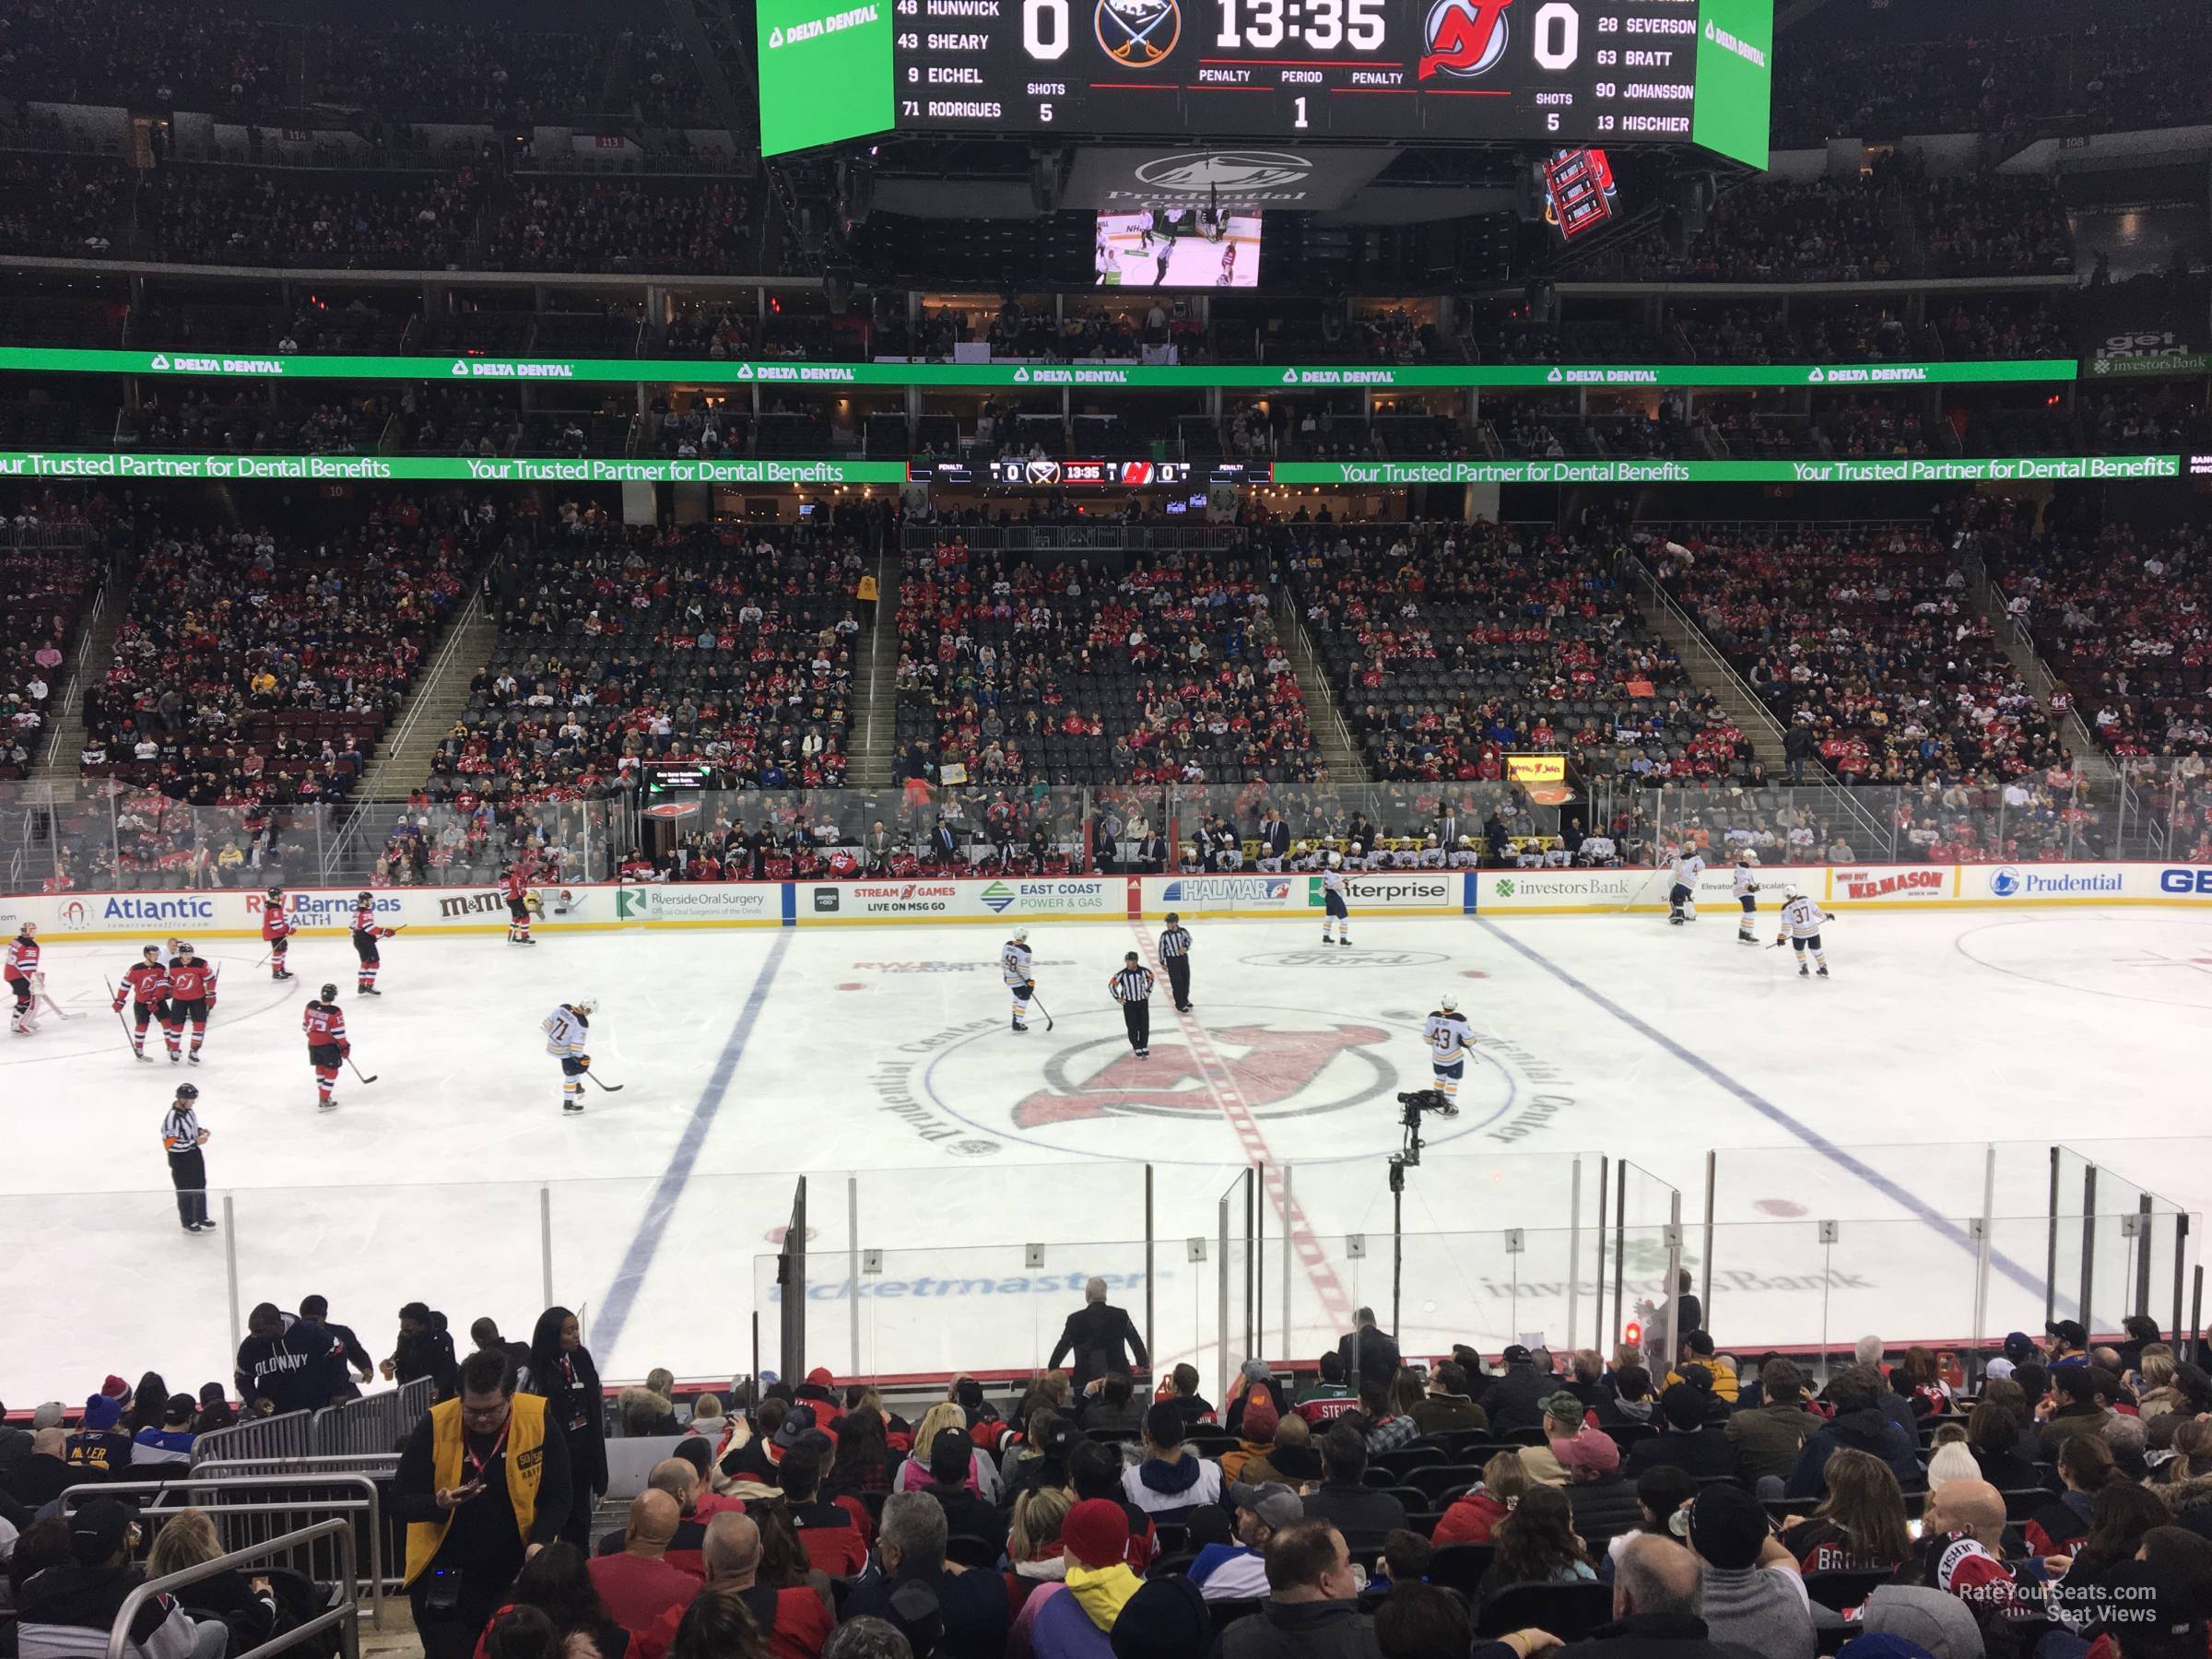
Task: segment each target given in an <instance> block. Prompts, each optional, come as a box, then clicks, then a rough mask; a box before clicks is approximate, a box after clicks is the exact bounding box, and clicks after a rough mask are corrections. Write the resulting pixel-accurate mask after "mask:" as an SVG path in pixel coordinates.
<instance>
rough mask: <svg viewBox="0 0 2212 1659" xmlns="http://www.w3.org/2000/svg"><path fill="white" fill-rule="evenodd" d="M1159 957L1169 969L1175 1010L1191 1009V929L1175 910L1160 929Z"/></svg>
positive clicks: (1180, 1012) (1183, 1011) (1169, 985)
mask: <svg viewBox="0 0 2212 1659" xmlns="http://www.w3.org/2000/svg"><path fill="white" fill-rule="evenodd" d="M1159 959H1160V960H1161V961H1162V962H1163V963H1165V964H1166V966H1167V970H1168V988H1169V989H1170V990H1171V991H1172V992H1174V993H1175V1012H1176V1013H1178V1014H1188V1013H1189V1012H1190V1011H1191V930H1190V929H1189V928H1187V927H1185V926H1184V925H1183V924H1182V920H1181V918H1179V917H1178V916H1177V915H1176V914H1175V912H1173V911H1170V912H1168V924H1167V926H1166V927H1164V928H1162V929H1161V930H1160V935H1159Z"/></svg>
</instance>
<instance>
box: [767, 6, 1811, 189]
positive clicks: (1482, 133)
mask: <svg viewBox="0 0 2212 1659" xmlns="http://www.w3.org/2000/svg"><path fill="white" fill-rule="evenodd" d="M824 3H825V0H759V24H760V31H761V36H760V38H761V48H760V102H761V130H762V138H763V146H762V147H763V148H764V150H766V151H767V152H768V153H771V154H774V153H778V152H780V151H782V150H786V149H795V148H801V147H806V146H807V145H813V144H824V143H831V142H835V141H837V140H839V139H843V138H852V137H861V136H865V135H868V134H871V133H878V132H883V131H887V130H893V129H896V130H901V131H912V132H935V133H962V132H1006V131H1015V132H1025V133H1038V134H1045V133H1053V134H1066V135H1070V136H1074V137H1084V136H1090V135H1099V136H1148V137H1149V136H1174V135H1197V136H1213V135H1219V136H1222V137H1227V138H1247V139H1249V138H1255V137H1272V138H1278V139H1297V138H1346V139H1359V140H1368V141H1376V140H1382V141H1388V140H1402V141H1409V142H1410V141H1416V140H1418V141H1425V142H1431V143H1434V142H1453V141H1460V142H1469V143H1489V142H1514V143H1523V142H1524V143H1530V144H1545V145H1559V146H1565V145H1572V144H1590V145H1598V146H1615V145H1632V144H1637V143H1668V144H1689V143H1696V144H1700V145H1703V146H1705V147H1707V148H1710V149H1712V150H1715V151H1717V152H1719V153H1721V154H1723V155H1726V156H1730V157H1733V158H1735V159H1738V160H1742V161H1746V162H1747V163H1750V164H1752V165H1757V166H1764V165H1765V163H1766V159H1767V134H1768V115H1769V106H1770V98H1771V63H1770V60H1771V53H1772V45H1773V32H1774V15H1773V0H861V3H860V4H857V5H850V6H843V7H841V8H839V9H832V10H827V11H826V10H824Z"/></svg>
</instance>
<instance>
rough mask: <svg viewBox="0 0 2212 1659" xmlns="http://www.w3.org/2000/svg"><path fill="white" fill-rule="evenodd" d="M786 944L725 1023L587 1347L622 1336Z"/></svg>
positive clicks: (609, 1347) (609, 1345) (604, 1349)
mask: <svg viewBox="0 0 2212 1659" xmlns="http://www.w3.org/2000/svg"><path fill="white" fill-rule="evenodd" d="M790 945H791V935H790V934H788V933H782V932H779V933H778V934H777V935H776V936H775V942H774V943H773V944H771V946H770V947H768V959H767V960H765V961H763V962H762V963H761V964H760V972H759V976H758V977H757V978H756V979H755V980H754V981H753V989H752V993H751V994H749V995H748V996H747V997H746V999H745V1006H744V1008H742V1009H741V1010H740V1011H739V1012H738V1015H737V1023H736V1024H735V1025H734V1026H732V1027H731V1028H730V1034H729V1036H728V1038H727V1039H725V1040H724V1042H723V1045H722V1054H721V1056H720V1058H718V1059H717V1060H716V1061H715V1062H714V1069H713V1071H712V1072H711V1073H710V1074H708V1077H707V1080H706V1082H705V1084H704V1085H703V1086H702V1087H701V1088H700V1091H699V1101H698V1103H697V1104H696V1105H694V1106H693V1107H692V1108H691V1121H690V1122H689V1123H688V1124H685V1125H684V1134H683V1138H682V1139H680V1140H678V1141H677V1143H676V1150H675V1151H674V1152H672V1153H670V1154H669V1157H668V1168H667V1169H666V1170H665V1171H663V1173H662V1175H661V1180H660V1184H659V1185H658V1186H656V1187H654V1188H653V1197H652V1198H651V1199H650V1200H649V1201H648V1202H647V1204H646V1206H645V1217H644V1219H643V1220H641V1221H640V1222H639V1223H638V1230H637V1233H636V1235H635V1236H634V1237H633V1238H632V1239H631V1240H630V1241H629V1249H628V1250H626V1251H625V1252H623V1253H622V1265H621V1266H619V1267H618V1268H616V1269H615V1277H614V1282H613V1283H612V1284H610V1285H608V1286H607V1288H606V1300H605V1301H604V1302H602V1303H601V1304H600V1307H599V1312H598V1314H597V1316H596V1317H595V1318H594V1320H593V1321H592V1346H593V1347H594V1348H597V1349H598V1350H599V1352H600V1353H602V1354H612V1353H613V1352H614V1348H615V1344H616V1343H617V1342H618V1341H619V1340H620V1339H621V1335H622V1327H623V1326H624V1325H625V1324H628V1323H629V1312H630V1308H631V1305H632V1304H633V1303H634V1302H635V1301H636V1300H637V1295H638V1288H639V1287H640V1286H641V1285H642V1284H643V1283H644V1282H645V1274H646V1271H647V1269H649V1268H651V1267H652V1265H653V1256H654V1255H655V1254H656V1253H658V1252H659V1250H660V1248H661V1237H662V1235H663V1234H664V1233H665V1232H666V1231H667V1230H668V1223H669V1222H670V1221H671V1220H673V1219H674V1218H675V1216H676V1206H677V1200H678V1199H680V1198H682V1196H683V1195H684V1187H685V1184H686V1183H687V1182H689V1181H690V1179H691V1169H692V1166H693V1165H694V1164H696V1163H698V1161H699V1154H700V1148H701V1147H704V1146H705V1145H706V1144H707V1132H708V1131H709V1130H710V1129H712V1128H713V1127H714V1119H715V1115H716V1114H717V1113H718V1112H721V1110H722V1097H723V1094H724V1091H725V1090H727V1089H728V1088H729V1086H730V1079H731V1078H732V1077H735V1076H736V1073H737V1062H738V1061H739V1060H740V1059H742V1058H743V1057H744V1055H745V1045H746V1043H747V1041H750V1040H751V1038H752V1035H753V1027H754V1025H755V1024H756V1023H758V1021H759V1018H760V1010H761V1009H762V1008H764V1007H766V1006H768V991H769V987H770V986H771V985H772V984H773V983H774V982H775V978H776V970H777V969H778V968H779V967H781V966H782V962H783V952H784V951H785V950H786V949H788V948H789V947H790Z"/></svg>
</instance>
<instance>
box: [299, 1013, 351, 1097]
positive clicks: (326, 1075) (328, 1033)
mask: <svg viewBox="0 0 2212 1659" xmlns="http://www.w3.org/2000/svg"><path fill="white" fill-rule="evenodd" d="M300 1030H303V1031H305V1032H306V1033H307V1058H308V1063H309V1064H310V1065H312V1066H313V1067H314V1068H315V1093H316V1100H315V1103H316V1104H317V1105H318V1106H320V1107H321V1108H322V1109H323V1110H324V1112H328V1111H329V1110H330V1109H331V1108H332V1107H334V1106H335V1105H336V1104H337V1103H338V1097H337V1096H336V1095H335V1094H333V1093H331V1088H332V1087H333V1086H334V1085H335V1084H336V1082H337V1080H338V1067H339V1066H340V1065H343V1064H344V1063H345V1060H346V1056H347V1055H348V1054H350V1053H353V1044H352V1043H351V1042H349V1041H347V1038H346V1016H345V1014H344V1013H343V1012H341V1011H340V1009H339V1007H338V988H337V987H336V986H335V985H325V986H324V987H323V994H322V995H320V996H318V997H317V998H316V999H315V1000H314V1001H312V1002H311V1003H309V1004H308V1005H307V1011H306V1012H305V1013H304V1014H302V1015H301V1016H300Z"/></svg>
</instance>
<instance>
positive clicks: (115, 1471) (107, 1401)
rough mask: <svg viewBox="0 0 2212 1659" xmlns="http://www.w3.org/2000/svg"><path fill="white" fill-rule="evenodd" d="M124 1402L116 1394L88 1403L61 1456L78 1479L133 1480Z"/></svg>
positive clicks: (98, 1395)
mask: <svg viewBox="0 0 2212 1659" xmlns="http://www.w3.org/2000/svg"><path fill="white" fill-rule="evenodd" d="M122 1421H123V1401H122V1400H121V1399H119V1398H118V1397H117V1396H115V1395H114V1394H94V1395H92V1396H91V1397H90V1398H89V1399H88V1400H86V1402H85V1415H84V1418H83V1420H82V1421H81V1422H80V1424H79V1425H78V1427H77V1430H76V1433H74V1434H72V1435H71V1436H70V1437H69V1439H68V1441H67V1442H66V1446H65V1450H64V1452H63V1453H62V1456H63V1458H64V1459H65V1461H66V1462H67V1463H68V1465H69V1467H70V1470H71V1472H72V1473H73V1474H75V1475H76V1478H77V1479H79V1480H99V1479H104V1480H127V1479H129V1478H130V1476H129V1473H128V1471H129V1469H130V1466H131V1437H130V1436H129V1435H127V1434H125V1433H124V1432H123V1430H122V1428H121V1427H120V1425H121V1423H122Z"/></svg>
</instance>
